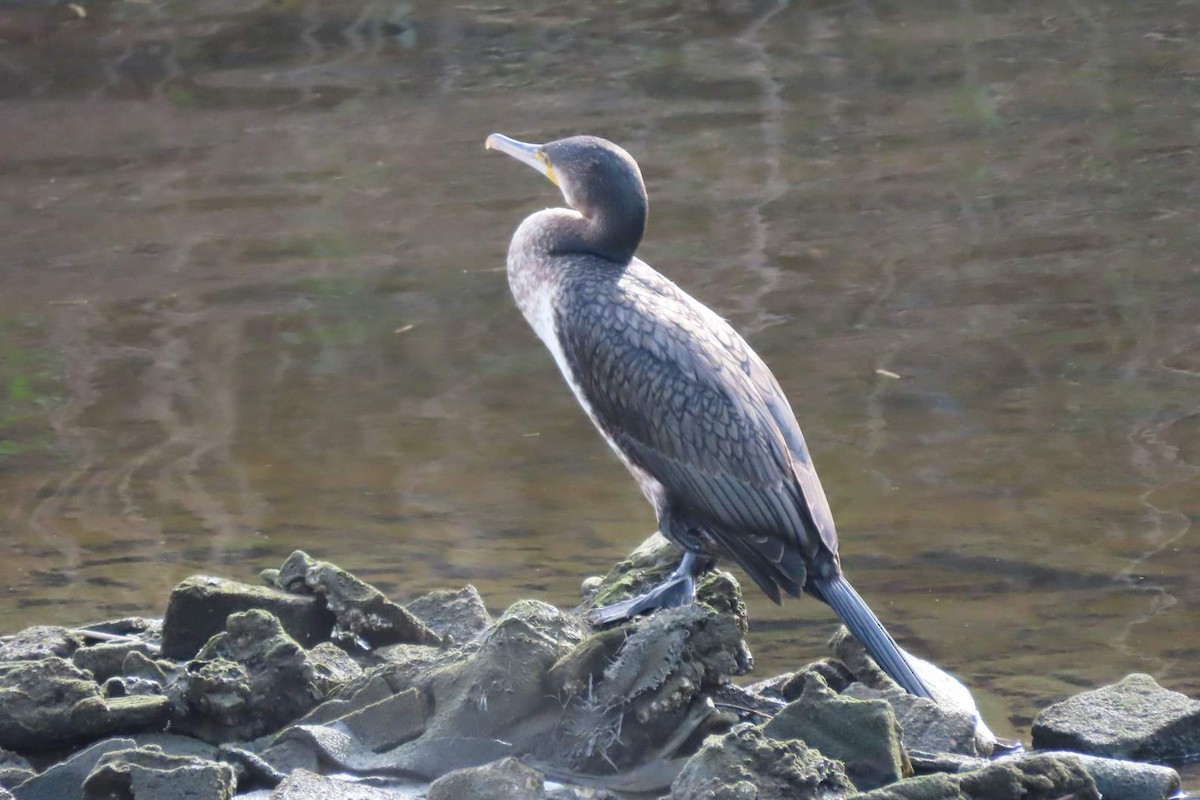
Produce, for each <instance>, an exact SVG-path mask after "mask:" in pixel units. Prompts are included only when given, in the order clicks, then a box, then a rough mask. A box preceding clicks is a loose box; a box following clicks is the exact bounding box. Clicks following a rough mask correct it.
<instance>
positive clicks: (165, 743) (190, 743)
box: [129, 733, 218, 761]
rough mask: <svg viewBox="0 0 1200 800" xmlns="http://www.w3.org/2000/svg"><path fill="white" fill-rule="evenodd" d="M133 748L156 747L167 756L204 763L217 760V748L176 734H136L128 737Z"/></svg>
mask: <svg viewBox="0 0 1200 800" xmlns="http://www.w3.org/2000/svg"><path fill="white" fill-rule="evenodd" d="M129 738H130V739H132V740H133V743H134V747H136V748H139V749H141V748H146V747H157V748H158V749H159V750H161V751H162V752H164V753H166V754H167V755H169V756H192V757H195V758H201V759H204V760H205V761H216V760H217V752H218V749H217V746H216V745H213V744H209V743H208V742H202V741H200V740H199V739H196V738H194V737H191V736H181V735H180V734H178V733H138V734H135V735H133V736H130V737H129Z"/></svg>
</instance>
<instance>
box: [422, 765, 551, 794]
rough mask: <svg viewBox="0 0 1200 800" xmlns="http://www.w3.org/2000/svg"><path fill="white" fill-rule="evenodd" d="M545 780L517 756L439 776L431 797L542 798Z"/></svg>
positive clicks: (431, 790)
mask: <svg viewBox="0 0 1200 800" xmlns="http://www.w3.org/2000/svg"><path fill="white" fill-rule="evenodd" d="M544 789H545V779H544V778H543V777H542V774H541V773H540V772H538V771H537V770H535V769H531V768H529V767H527V766H525V765H524V764H522V763H521V762H520V761H517V760H516V759H515V758H504V759H501V760H500V761H495V762H492V763H491V764H483V765H482V766H478V767H466V768H464V769H459V770H455V771H454V772H451V773H449V774H447V775H444V776H442V777H441V778H438V779H437V780H436V781H434V782H433V783H432V784H431V785H430V786H429V796H428V797H429V800H458V799H459V798H462V797H471V798H475V799H476V800H540V798H542V797H543V796H544V795H543V790H544Z"/></svg>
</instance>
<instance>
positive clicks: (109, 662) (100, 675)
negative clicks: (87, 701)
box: [71, 639, 153, 683]
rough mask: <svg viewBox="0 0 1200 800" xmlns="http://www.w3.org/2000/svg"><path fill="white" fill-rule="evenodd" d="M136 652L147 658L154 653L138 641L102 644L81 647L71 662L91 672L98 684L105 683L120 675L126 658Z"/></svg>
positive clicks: (73, 655)
mask: <svg viewBox="0 0 1200 800" xmlns="http://www.w3.org/2000/svg"><path fill="white" fill-rule="evenodd" d="M134 652H136V653H139V654H141V655H143V656H145V657H147V658H149V657H150V656H151V655H152V653H153V651H152V649H151V647H150V645H148V644H146V643H145V642H142V641H138V640H136V639H135V640H131V641H127V642H101V643H99V644H94V645H91V646H88V647H80V648H79V649H77V650H76V651H75V652H74V653H73V654H72V655H71V661H72V662H73V663H74V664H75V666H77V667H79V668H80V669H86V670H88V671H89V672H91V673H92V675H94V676H95V678H96V680H97V681H98V682H101V683H103V682H104V681H106V680H108V679H109V678H112V677H115V676H117V675H120V674H121V672H122V669H123V667H124V666H125V658H126V656H128V655H129V654H130V653H134Z"/></svg>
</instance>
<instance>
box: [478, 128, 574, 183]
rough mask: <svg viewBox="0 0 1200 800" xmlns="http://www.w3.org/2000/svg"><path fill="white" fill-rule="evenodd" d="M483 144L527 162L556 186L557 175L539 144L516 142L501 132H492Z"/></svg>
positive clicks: (489, 148) (490, 148)
mask: <svg viewBox="0 0 1200 800" xmlns="http://www.w3.org/2000/svg"><path fill="white" fill-rule="evenodd" d="M483 146H484V147H485V148H487V149H488V150H499V151H500V152H501V153H504V154H505V155H509V156H512V157H513V158H515V159H516V160H517V161H520V162H522V163H523V164H528V165H529V166H531V167H533V168H534V169H536V170H537V171H538V172H540V173H542V174H543V175H545V176H546V177H547V178H549V179H550V182H551V183H553V184H554V185H555V186H558V176H557V175H555V174H554V167H553V165H551V163H550V159H549V158H547V157H546V151H545V150H543V149H542V146H541V145H540V144H529V143H527V142H518V141H517V140H516V139H510V138H509V137H507V136H505V135H504V134H502V133H493V134H492V135H491V136H489V137H487V141H486V142H484V143H483Z"/></svg>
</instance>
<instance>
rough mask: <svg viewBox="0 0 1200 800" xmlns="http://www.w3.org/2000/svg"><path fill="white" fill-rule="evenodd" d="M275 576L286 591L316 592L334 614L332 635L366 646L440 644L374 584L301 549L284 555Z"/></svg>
mask: <svg viewBox="0 0 1200 800" xmlns="http://www.w3.org/2000/svg"><path fill="white" fill-rule="evenodd" d="M276 580H277V581H278V584H279V586H281V587H283V588H286V589H287V590H288V591H291V592H294V591H298V590H301V589H302V588H307V590H308V591H310V592H313V593H315V594H317V595H319V596H320V597H321V598H322V599H323V600H324V602H325V605H326V606H327V607H328V609H329V610H330V611H332V612H333V615H334V617H335V618H336V621H337V624H336V628H335V631H334V636H335V638H340V639H343V640H346V641H348V642H351V643H355V644H360V645H362V646H365V647H366V648H368V649H374V648H376V647H381V646H383V645H388V644H397V643H400V642H409V643H414V644H432V645H441V644H442V638H441V637H440V636H438V635H437V634H436V633H434V632H433V631H432V630H430V629H429V628H428V627H426V626H425V623H423V622H421V620H419V619H417V617H415V616H414V615H413V614H411V613H410V612H409V611H407V610H406V609H405V608H404V607H403V606H400V605H397V604H396V603H393V602H392V601H391V600H389V599H387V597H385V596H384V594H383V592H381V591H379V590H378V589H376V588H375V587H374V586H371V585H370V584H368V583H365V582H364V581H361V580H359V579H358V578H356V577H355V576H353V575H351V574H350V573H349V572H347V571H346V570H344V569H342V568H341V567H338V566H336V565H334V564H330V563H328V562H326V561H316V560H314V559H312V558H311V557H309V555H308V554H307V553H305V552H303V551H301V550H297V551H296V552H294V553H292V554H291V555H290V556H289V557H288V559H287V561H285V562H284V563H283V566H282V567H281V568H280V570H279V576H278V577H277V578H276Z"/></svg>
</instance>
